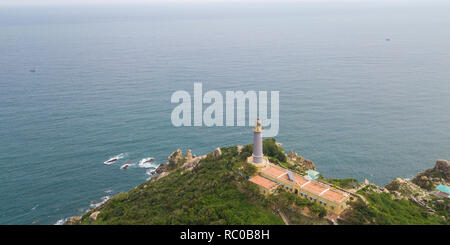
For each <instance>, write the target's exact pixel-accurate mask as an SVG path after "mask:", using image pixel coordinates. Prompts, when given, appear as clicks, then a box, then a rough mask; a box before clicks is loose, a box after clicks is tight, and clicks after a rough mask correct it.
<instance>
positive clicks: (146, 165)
mask: <svg viewBox="0 0 450 245" xmlns="http://www.w3.org/2000/svg"><path fill="white" fill-rule="evenodd" d="M151 158H152V157H147V158H143V159H141V160H140V161H139V167H141V168H155V163H154V162H149V161H148V160H149V159H151ZM146 161H147V162H146Z"/></svg>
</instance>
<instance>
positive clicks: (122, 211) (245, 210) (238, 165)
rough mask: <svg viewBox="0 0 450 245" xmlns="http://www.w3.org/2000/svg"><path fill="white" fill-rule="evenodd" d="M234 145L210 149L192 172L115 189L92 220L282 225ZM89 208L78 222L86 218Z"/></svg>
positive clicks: (98, 221) (138, 222) (141, 222)
mask: <svg viewBox="0 0 450 245" xmlns="http://www.w3.org/2000/svg"><path fill="white" fill-rule="evenodd" d="M244 158H245V156H242V157H238V154H237V150H236V147H232V148H222V155H221V156H220V157H218V158H214V157H213V156H212V155H211V154H210V155H208V156H207V158H205V159H204V160H202V162H201V164H199V165H198V166H197V167H196V168H194V169H193V170H192V171H186V170H184V169H178V170H175V171H173V172H172V173H170V174H169V175H168V176H165V177H164V178H161V179H160V180H158V181H148V182H146V183H143V184H141V185H140V186H138V187H137V188H135V189H133V190H131V191H129V192H127V193H120V194H119V195H117V196H115V197H113V198H112V199H111V200H109V201H108V202H107V203H105V204H104V205H102V206H101V207H99V208H97V209H95V211H101V212H100V214H99V216H98V218H97V220H95V221H94V222H92V224H283V221H282V219H281V218H280V217H279V216H278V215H276V214H275V213H274V212H273V211H272V209H271V208H270V207H269V206H270V205H269V203H268V201H266V200H265V199H264V198H263V196H261V195H260V194H259V193H258V191H257V188H256V186H255V185H254V184H252V183H250V182H249V181H246V180H245V176H246V175H247V174H251V173H252V172H254V171H255V169H254V168H253V166H251V165H248V164H247V163H245V161H243V159H244ZM91 213H92V211H91V212H89V213H87V214H85V215H84V216H83V218H82V221H81V223H82V224H89V223H91V222H90V220H89V215H90V214H91Z"/></svg>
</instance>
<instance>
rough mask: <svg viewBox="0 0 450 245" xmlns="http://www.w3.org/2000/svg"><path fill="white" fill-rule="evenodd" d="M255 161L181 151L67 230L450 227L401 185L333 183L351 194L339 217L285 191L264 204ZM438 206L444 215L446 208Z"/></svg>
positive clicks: (280, 157)
mask: <svg viewBox="0 0 450 245" xmlns="http://www.w3.org/2000/svg"><path fill="white" fill-rule="evenodd" d="M263 146H264V154H265V155H267V156H269V157H270V158H271V159H272V160H274V161H278V164H280V165H283V166H290V167H291V168H293V169H296V170H297V171H300V170H302V171H303V170H304V169H305V168H310V169H315V165H314V163H312V162H310V161H308V160H306V159H304V158H302V157H299V156H298V154H295V153H293V152H291V153H290V154H289V155H286V154H285V153H284V149H283V148H281V144H279V143H276V142H275V141H274V140H272V139H269V140H265V141H264V143H263ZM274 146H275V147H274ZM251 154H252V145H246V146H232V147H222V148H216V149H215V150H214V151H213V152H211V153H209V154H206V155H202V156H196V155H193V154H192V152H191V151H190V150H189V151H187V152H186V154H185V155H184V156H183V153H182V151H181V150H176V151H175V152H173V153H172V154H170V156H169V157H168V162H167V163H164V164H162V165H160V166H159V167H158V168H157V170H156V175H155V176H154V177H152V178H151V179H149V180H148V181H146V182H145V183H143V184H141V185H139V186H137V187H135V188H134V189H132V190H130V191H128V192H124V193H119V194H117V195H116V196H114V197H112V198H111V199H110V200H108V201H107V202H106V203H104V204H103V205H101V206H99V207H96V208H94V209H91V210H89V211H88V212H87V213H86V214H84V215H83V216H78V217H72V218H70V219H69V220H68V221H67V222H66V224H71V225H76V224H259V225H262V224H287V223H289V224H332V223H334V224H337V223H339V224H448V222H447V218H448V216H445V215H442V213H441V212H439V211H435V210H434V209H433V212H431V211H430V210H428V209H427V208H426V207H424V206H421V204H420V203H419V202H416V201H414V200H411V199H410V198H408V197H405V196H407V195H409V196H412V197H414V196H417V195H416V194H415V193H419V192H420V190H421V188H420V187H418V186H416V185H415V184H412V183H410V182H408V183H404V181H403V180H395V181H394V182H393V183H390V184H389V185H388V186H386V188H382V187H378V186H375V185H373V184H370V183H369V182H368V181H367V182H364V183H363V184H361V185H359V184H357V183H353V184H352V185H343V184H342V183H345V182H346V181H344V182H342V181H339V180H336V179H334V180H333V181H335V182H336V183H340V184H341V185H342V186H344V187H343V188H345V186H349V188H351V189H347V190H345V191H347V192H349V193H350V194H352V198H351V201H350V202H351V203H350V206H351V208H350V209H349V210H347V211H345V212H344V213H343V214H342V215H341V216H340V217H333V215H330V214H328V215H327V212H326V210H325V209H324V208H323V207H322V206H320V205H318V204H317V203H313V202H309V201H308V200H305V199H303V198H301V197H299V196H298V195H295V194H294V193H291V192H286V191H284V190H283V189H279V190H278V191H277V193H276V194H271V195H269V196H268V197H265V196H263V195H262V194H261V193H260V192H259V189H258V187H257V186H256V185H255V184H253V183H251V182H249V181H247V179H246V176H251V175H253V174H254V173H255V172H256V169H255V167H254V166H253V165H251V164H248V163H247V162H246V159H247V157H248V156H250V155H251ZM351 180H352V179H351ZM323 181H326V180H325V179H324V180H323ZM341 182H342V183H341ZM411 186H412V187H413V188H412V189H414V191H412V189H411ZM417 188H418V189H417ZM389 189H391V190H392V191H390V190H389ZM343 190H344V189H343ZM396 192H398V193H399V194H396ZM424 192H426V191H424ZM424 196H426V195H424ZM403 197H405V198H403ZM436 203H437V202H436ZM436 205H438V203H437V204H436ZM439 205H440V207H443V209H442V210H445V205H446V204H445V203H440V202H439ZM433 207H434V206H433ZM281 217H283V218H281Z"/></svg>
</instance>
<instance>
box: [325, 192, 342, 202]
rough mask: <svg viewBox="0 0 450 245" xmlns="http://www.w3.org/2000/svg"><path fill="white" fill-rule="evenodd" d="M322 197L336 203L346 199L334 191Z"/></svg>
mask: <svg viewBox="0 0 450 245" xmlns="http://www.w3.org/2000/svg"><path fill="white" fill-rule="evenodd" d="M321 196H322V197H324V198H326V199H328V200H334V201H338V202H340V201H341V200H342V199H344V197H345V195H344V194H342V193H341V192H337V191H335V190H332V189H329V190H327V191H326V192H324V193H323V194H322V195H321Z"/></svg>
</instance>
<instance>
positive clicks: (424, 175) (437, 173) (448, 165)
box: [412, 160, 450, 190]
mask: <svg viewBox="0 0 450 245" xmlns="http://www.w3.org/2000/svg"><path fill="white" fill-rule="evenodd" d="M412 182H413V183H415V184H416V185H418V186H420V187H422V188H424V189H426V190H432V189H434V188H435V187H436V186H437V185H439V184H444V185H448V183H450V162H449V161H447V160H437V161H436V165H435V166H434V168H430V169H427V170H425V171H423V172H420V173H418V174H417V176H416V177H414V178H413V179H412Z"/></svg>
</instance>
